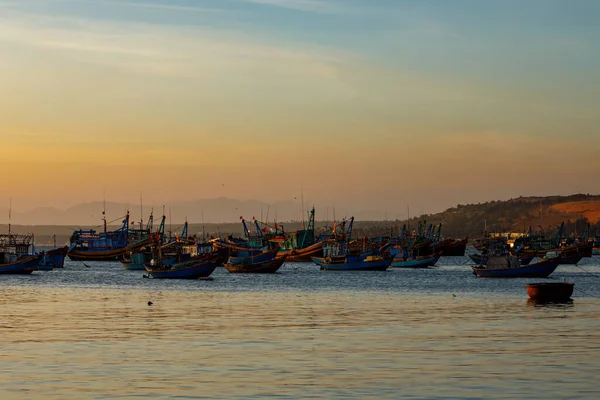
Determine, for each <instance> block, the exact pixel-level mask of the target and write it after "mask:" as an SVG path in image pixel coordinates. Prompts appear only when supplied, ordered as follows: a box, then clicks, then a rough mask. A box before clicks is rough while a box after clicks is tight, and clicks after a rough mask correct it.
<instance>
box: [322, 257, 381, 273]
mask: <svg viewBox="0 0 600 400" xmlns="http://www.w3.org/2000/svg"><path fill="white" fill-rule="evenodd" d="M391 264H392V258H382V259H374V260H367V259H361V258H351V257H346V260H345V261H344V262H338V261H334V262H330V261H329V259H325V261H324V262H322V263H321V264H319V265H320V266H321V270H325V271H385V270H387V269H388V268H389V267H390V265H391Z"/></svg>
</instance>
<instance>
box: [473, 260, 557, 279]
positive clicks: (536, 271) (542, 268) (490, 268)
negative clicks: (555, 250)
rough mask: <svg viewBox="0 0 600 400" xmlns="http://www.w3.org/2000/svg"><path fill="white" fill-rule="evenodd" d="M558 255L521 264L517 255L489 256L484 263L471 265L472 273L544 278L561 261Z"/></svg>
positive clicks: (492, 276)
mask: <svg viewBox="0 0 600 400" xmlns="http://www.w3.org/2000/svg"><path fill="white" fill-rule="evenodd" d="M560 260H561V258H560V257H555V258H547V259H542V260H540V261H539V262H537V263H533V264H528V265H521V264H520V263H519V259H518V257H517V256H513V255H504V256H490V257H489V259H488V261H487V264H486V265H478V266H471V268H472V269H473V274H474V275H476V276H479V277H482V278H546V277H548V276H549V275H550V274H551V273H553V272H554V270H555V269H556V267H558V266H559V265H560V263H561V261H560Z"/></svg>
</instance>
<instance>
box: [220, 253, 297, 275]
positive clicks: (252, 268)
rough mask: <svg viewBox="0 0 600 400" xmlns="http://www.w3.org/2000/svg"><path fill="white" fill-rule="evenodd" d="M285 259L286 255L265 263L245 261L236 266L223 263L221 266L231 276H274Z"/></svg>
mask: <svg viewBox="0 0 600 400" xmlns="http://www.w3.org/2000/svg"><path fill="white" fill-rule="evenodd" d="M286 258H287V255H286V254H284V255H283V256H281V257H277V258H273V259H270V260H266V261H256V260H253V261H248V260H247V261H245V262H242V263H237V264H231V263H225V264H223V266H224V267H225V268H226V269H227V271H229V272H230V273H232V274H233V273H243V274H248V273H252V274H274V273H275V272H277V270H279V268H281V266H282V265H283V263H285V260H286Z"/></svg>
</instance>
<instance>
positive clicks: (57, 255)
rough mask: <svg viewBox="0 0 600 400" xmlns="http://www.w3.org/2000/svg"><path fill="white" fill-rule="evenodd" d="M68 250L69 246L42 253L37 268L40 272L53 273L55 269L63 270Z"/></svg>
mask: <svg viewBox="0 0 600 400" xmlns="http://www.w3.org/2000/svg"><path fill="white" fill-rule="evenodd" d="M68 250H69V247H68V246H63V247H56V248H54V249H50V250H45V251H42V252H40V253H39V254H40V255H41V258H40V262H39V264H38V268H37V269H38V271H51V270H53V269H54V268H63V267H64V266H65V258H66V256H67V251H68Z"/></svg>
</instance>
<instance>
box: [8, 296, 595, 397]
mask: <svg viewBox="0 0 600 400" xmlns="http://www.w3.org/2000/svg"><path fill="white" fill-rule="evenodd" d="M148 301H152V303H153V304H152V306H148V304H147V303H148ZM528 304H529V303H528ZM0 305H2V306H3V310H4V312H3V314H2V318H1V319H2V320H1V322H0V333H1V334H2V337H3V340H4V346H2V348H0V371H1V372H2V373H1V374H0V395H1V396H2V398H3V399H7V398H23V396H24V395H25V396H27V397H31V398H51V397H52V396H54V397H55V398H73V397H120V396H122V397H128V396H133V395H136V396H141V397H177V396H185V397H192V398H193V397H202V396H205V397H210V398H219V397H221V398H248V397H260V398H262V397H267V396H272V397H277V398H285V397H290V398H309V397H311V398H315V397H349V398H362V397H377V398H398V397H410V396H413V397H418V398H447V396H448V394H449V393H451V394H452V397H458V398H481V397H486V398H506V397H515V398H523V397H527V398H536V397H537V398H572V397H576V395H577V394H581V393H584V391H587V392H585V393H591V394H599V393H598V389H597V387H596V385H595V384H594V382H595V377H596V372H597V360H598V357H599V356H600V350H599V349H598V346H597V343H598V341H599V340H600V330H599V329H598V328H599V322H598V321H600V318H599V317H600V315H599V308H598V304H597V303H593V302H586V301H578V304H577V307H574V306H573V304H572V303H571V304H567V305H560V307H561V308H558V307H550V308H547V307H546V306H544V307H546V308H545V309H546V310H548V311H550V312H544V313H540V312H538V309H537V308H536V307H537V306H535V307H524V305H523V301H522V299H519V298H516V299H504V300H500V301H499V300H498V299H490V298H485V299H475V300H474V299H469V298H465V299H462V298H460V297H452V296H449V295H442V296H416V295H402V294H401V293H396V294H390V293H377V292H347V291H332V292H320V293H315V292H266V293H255V292H244V293H236V292H205V291H201V290H196V291H191V290H186V291H175V290H162V289H160V288H156V289H154V290H133V289H127V290H121V289H76V288H37V289H32V290H28V289H23V288H14V289H10V288H8V289H6V288H5V289H3V290H1V291H0ZM565 313H566V315H567V316H568V317H569V318H556V317H557V316H562V317H564V316H565ZM524 355H526V356H524ZM531 387H536V388H537V389H536V391H535V392H531V391H530V388H531ZM587 395H588V394H584V395H582V396H583V397H586V396H587ZM590 396H591V395H590Z"/></svg>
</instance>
